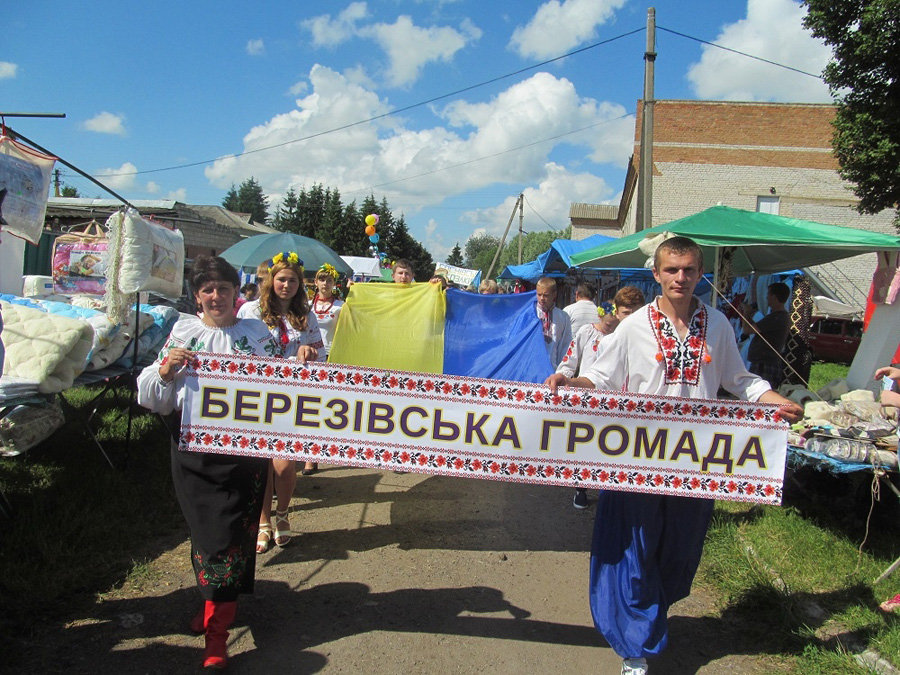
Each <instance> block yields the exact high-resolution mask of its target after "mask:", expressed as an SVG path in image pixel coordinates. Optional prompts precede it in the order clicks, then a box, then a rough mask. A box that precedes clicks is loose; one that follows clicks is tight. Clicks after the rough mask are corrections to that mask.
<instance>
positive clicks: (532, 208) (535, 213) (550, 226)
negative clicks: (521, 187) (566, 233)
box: [522, 192, 558, 232]
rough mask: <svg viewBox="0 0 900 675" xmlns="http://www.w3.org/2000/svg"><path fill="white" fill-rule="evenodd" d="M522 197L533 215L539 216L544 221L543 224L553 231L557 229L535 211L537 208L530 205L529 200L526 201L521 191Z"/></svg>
mask: <svg viewBox="0 0 900 675" xmlns="http://www.w3.org/2000/svg"><path fill="white" fill-rule="evenodd" d="M522 199H524V200H525V203H526V204H528V208H529V209H531V210H532V211H534V215H536V216H537V217H538V218H540V219H541V220H543V221H544V225H546V226H547V227H549V228H550V229H551V230H553V231H554V232H557V231H558V230H557V229H556V228H555V227H553V226H552V225H551V224H550V223H548V222H547V220H546V219H545V218H544V216H542V215H541V214H540V213H538V212H537V210H536V209H535V208H534V207H533V206H532V205H531V202H529V201H528V198H527V197H526V196H525V193H524V192H523V193H522Z"/></svg>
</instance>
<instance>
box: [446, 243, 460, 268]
mask: <svg viewBox="0 0 900 675" xmlns="http://www.w3.org/2000/svg"><path fill="white" fill-rule="evenodd" d="M445 262H446V263H447V264H448V265H455V266H456V267H462V265H463V255H462V250H461V249H460V248H459V242H456V246H454V247H453V250H452V251H450V255H448V256H447V260H446V261H445Z"/></svg>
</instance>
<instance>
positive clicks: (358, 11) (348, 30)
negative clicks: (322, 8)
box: [300, 2, 369, 47]
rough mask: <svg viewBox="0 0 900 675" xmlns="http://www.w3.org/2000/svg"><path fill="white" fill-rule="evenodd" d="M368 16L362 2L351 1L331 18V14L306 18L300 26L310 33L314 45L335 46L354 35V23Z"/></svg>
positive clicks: (364, 4) (367, 11)
mask: <svg viewBox="0 0 900 675" xmlns="http://www.w3.org/2000/svg"><path fill="white" fill-rule="evenodd" d="M368 16H369V10H368V8H367V6H366V3H364V2H351V3H350V4H349V5H347V8H346V9H345V10H344V11H342V12H341V13H340V14H338V15H337V18H335V19H332V18H331V14H322V15H321V16H317V17H313V18H312V19H306V20H305V21H301V22H300V26H301V27H302V28H305V29H306V30H308V31H309V32H310V33H311V34H312V38H313V45H314V46H316V47H336V46H338V45H339V44H341V43H342V42H346V41H347V40H349V39H351V38H352V37H354V35H355V34H356V24H358V23H359V22H360V21H362V20H363V19H365V18H367V17H368Z"/></svg>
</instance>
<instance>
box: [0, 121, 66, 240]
mask: <svg viewBox="0 0 900 675" xmlns="http://www.w3.org/2000/svg"><path fill="white" fill-rule="evenodd" d="M55 163H56V157H53V156H51V155H45V154H43V153H41V152H38V151H37V150H34V149H33V148H29V147H28V146H27V145H24V144H23V143H19V142H18V141H17V140H15V139H13V138H11V137H10V136H7V135H6V130H5V128H4V129H3V130H2V131H0V229H2V230H3V231H4V232H9V233H10V234H12V235H15V236H17V237H20V238H22V239H27V240H28V241H30V242H31V243H32V244H37V243H39V242H40V240H41V232H43V230H44V214H45V213H46V211H47V196H48V195H49V194H50V180H51V176H52V174H53V165H54V164H55Z"/></svg>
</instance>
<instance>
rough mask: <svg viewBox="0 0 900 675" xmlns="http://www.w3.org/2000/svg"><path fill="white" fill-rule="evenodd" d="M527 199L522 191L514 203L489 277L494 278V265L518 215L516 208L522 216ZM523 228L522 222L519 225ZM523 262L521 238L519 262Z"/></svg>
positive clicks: (489, 268)
mask: <svg viewBox="0 0 900 675" xmlns="http://www.w3.org/2000/svg"><path fill="white" fill-rule="evenodd" d="M524 201H525V195H523V194H522V193H521V192H520V193H519V196H518V197H517V198H516V203H515V204H513V210H512V213H510V214H509V220H508V221H507V223H506V229H505V230H503V236H502V237H501V238H500V244H499V246H497V252H496V253H495V254H494V259H493V260H491V266H490V267H488V271H487V278H488V279H493V277H492V276H491V275H492V274H493V273H494V265H496V264H497V259H498V258H499V257H500V251H502V250H503V244H504V243H506V235H507V234H509V226H510V225H512V221H513V218H515V217H516V209H519V218H521V217H522V202H524ZM519 227H520V228H521V224H520V225H519ZM521 262H522V240H521V239H520V240H519V263H520V264H521Z"/></svg>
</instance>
